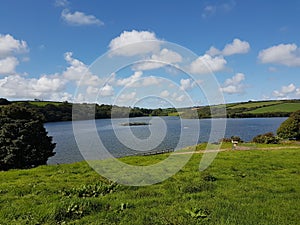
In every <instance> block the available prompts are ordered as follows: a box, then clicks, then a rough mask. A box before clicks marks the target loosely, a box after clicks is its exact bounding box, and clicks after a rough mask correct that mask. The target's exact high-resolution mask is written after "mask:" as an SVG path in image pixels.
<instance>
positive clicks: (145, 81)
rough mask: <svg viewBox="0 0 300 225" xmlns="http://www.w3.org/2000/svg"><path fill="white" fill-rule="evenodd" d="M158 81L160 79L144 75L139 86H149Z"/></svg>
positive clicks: (156, 83)
mask: <svg viewBox="0 0 300 225" xmlns="http://www.w3.org/2000/svg"><path fill="white" fill-rule="evenodd" d="M160 81H161V80H160V79H159V78H157V77H155V76H148V77H144V78H143V79H142V82H141V85H140V86H143V87H145V86H151V85H159V84H160Z"/></svg>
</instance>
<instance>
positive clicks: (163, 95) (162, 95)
mask: <svg viewBox="0 0 300 225" xmlns="http://www.w3.org/2000/svg"><path fill="white" fill-rule="evenodd" d="M159 96H160V97H162V98H167V97H169V96H170V93H169V92H168V91H167V90H164V91H162V92H161V93H160V94H159Z"/></svg>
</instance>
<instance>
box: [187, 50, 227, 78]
mask: <svg viewBox="0 0 300 225" xmlns="http://www.w3.org/2000/svg"><path fill="white" fill-rule="evenodd" d="M226 63H227V61H226V60H225V59H224V58H223V57H222V56H216V57H212V56H210V55H208V54H205V55H203V56H200V57H199V58H197V59H196V60H195V61H193V62H192V63H191V65H190V68H189V70H190V72H191V73H193V74H209V73H213V72H219V71H222V70H224V69H225V65H226Z"/></svg>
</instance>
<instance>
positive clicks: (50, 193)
mask: <svg viewBox="0 0 300 225" xmlns="http://www.w3.org/2000/svg"><path fill="white" fill-rule="evenodd" d="M256 147H266V146H256ZM281 147H282V148H283V149H280V150H251V151H224V152H220V153H219V154H218V156H217V158H216V159H215V160H214V162H213V163H212V165H211V166H210V167H209V168H208V169H207V170H205V171H204V172H200V171H199V169H198V168H199V162H200V159H201V157H202V154H194V155H193V156H192V158H191V160H190V161H189V163H188V164H187V165H186V166H185V167H184V168H182V169H181V170H180V171H179V172H178V173H177V174H176V175H174V176H173V177H171V178H169V179H168V180H166V181H164V182H161V183H158V184H155V185H151V186H145V187H129V186H122V185H115V184H111V183H110V182H108V181H107V180H106V179H104V178H102V177H101V176H100V175H98V174H97V173H96V172H94V171H93V170H92V169H91V168H90V167H89V166H88V165H87V164H86V163H85V162H81V163H75V164H69V165H56V166H41V167H38V168H34V169H30V170H11V171H8V172H0V180H1V183H0V208H1V210H0V224H155V225H157V224H184V225H185V224H218V225H219V224H245V225H249V224H250V225H251V224H270V225H271V224H272V225H273V224H299V220H300V214H299V211H300V164H299V161H300V147H298V148H294V149H292V148H291V146H286V147H284V146H281ZM203 148H204V146H202V145H201V146H199V147H198V150H201V149H203ZM265 149H266V148H265ZM165 157H166V155H156V156H144V157H142V156H139V157H138V156H135V157H126V158H122V161H124V162H127V163H128V164H133V165H149V164H153V163H156V162H158V161H160V160H162V159H164V158H165ZM178 157H179V156H178Z"/></svg>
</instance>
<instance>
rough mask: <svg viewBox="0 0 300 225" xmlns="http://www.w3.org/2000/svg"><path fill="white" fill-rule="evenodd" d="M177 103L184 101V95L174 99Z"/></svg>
mask: <svg viewBox="0 0 300 225" xmlns="http://www.w3.org/2000/svg"><path fill="white" fill-rule="evenodd" d="M175 100H176V101H177V102H183V101H184V100H185V96H184V95H180V96H178V97H177V98H176V99H175Z"/></svg>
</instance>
